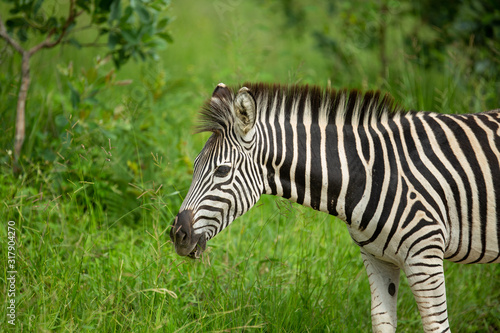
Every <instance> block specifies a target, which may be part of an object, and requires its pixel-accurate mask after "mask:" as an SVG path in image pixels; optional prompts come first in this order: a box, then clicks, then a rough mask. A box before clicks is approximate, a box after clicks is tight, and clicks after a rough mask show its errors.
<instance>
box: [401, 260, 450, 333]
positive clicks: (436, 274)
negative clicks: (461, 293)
mask: <svg viewBox="0 0 500 333" xmlns="http://www.w3.org/2000/svg"><path fill="white" fill-rule="evenodd" d="M404 271H405V274H406V277H407V279H408V283H409V285H410V287H411V291H412V292H413V296H414V297H415V300H416V302H417V306H418V311H419V312H420V317H421V318H422V324H423V326H424V331H425V332H450V326H449V323H448V312H447V309H446V290H445V284H444V272H443V262H442V260H440V261H439V263H437V262H436V263H434V264H429V263H426V262H425V261H423V260H422V261H421V262H409V263H407V264H406V266H405V268H404Z"/></svg>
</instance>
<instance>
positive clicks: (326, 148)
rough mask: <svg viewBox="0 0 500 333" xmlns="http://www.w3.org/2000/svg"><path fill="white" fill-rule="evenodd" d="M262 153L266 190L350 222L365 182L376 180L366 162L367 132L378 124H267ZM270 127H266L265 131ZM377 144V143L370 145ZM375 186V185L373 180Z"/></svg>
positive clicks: (367, 153) (291, 121) (369, 154)
mask: <svg viewBox="0 0 500 333" xmlns="http://www.w3.org/2000/svg"><path fill="white" fill-rule="evenodd" d="M264 127H267V129H268V130H270V131H269V132H268V133H264V141H266V142H267V144H265V145H261V146H263V147H265V148H264V151H263V152H262V156H263V157H262V162H263V164H264V176H265V177H264V182H265V192H266V193H267V194H273V195H276V196H280V197H284V198H287V199H290V200H291V201H294V202H297V203H299V204H302V205H304V206H308V207H312V208H313V209H315V210H319V211H323V212H326V213H329V214H331V215H335V216H338V217H339V218H341V219H342V220H344V221H346V222H347V223H348V224H350V221H351V220H352V218H353V213H355V211H356V206H358V208H359V205H360V204H361V205H363V203H362V201H363V192H364V189H365V188H366V184H367V183H368V182H369V183H373V181H372V176H371V172H369V171H368V170H367V163H369V162H367V161H369V160H370V156H371V160H372V162H373V160H374V158H375V157H374V156H373V154H374V153H373V152H370V151H369V147H370V142H369V140H368V132H370V131H375V130H376V129H373V128H366V129H365V128H361V127H353V126H352V125H343V124H342V125H337V124H331V123H330V124H329V123H327V122H317V123H312V122H301V123H296V122H295V121H294V120H293V117H292V118H290V122H287V121H285V122H284V123H283V124H282V126H281V125H280V124H279V122H278V123H275V126H269V125H265V126H264ZM264 132H265V131H264ZM371 145H372V146H373V144H371ZM370 186H371V185H370Z"/></svg>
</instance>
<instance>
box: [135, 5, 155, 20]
mask: <svg viewBox="0 0 500 333" xmlns="http://www.w3.org/2000/svg"><path fill="white" fill-rule="evenodd" d="M135 12H136V13H137V15H139V20H140V21H141V23H143V24H146V23H150V21H151V15H150V14H149V12H148V10H147V9H146V8H145V7H144V6H141V5H138V6H136V8H135Z"/></svg>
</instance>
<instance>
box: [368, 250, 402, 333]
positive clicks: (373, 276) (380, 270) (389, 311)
mask: <svg viewBox="0 0 500 333" xmlns="http://www.w3.org/2000/svg"><path fill="white" fill-rule="evenodd" d="M361 256H362V257H363V263H364V264H365V268H366V273H367V274H368V280H369V281H370V290H371V294H372V302H371V313H372V329H373V332H395V331H396V326H397V323H398V314H397V298H398V288H399V267H397V266H395V265H393V264H391V263H388V262H385V261H382V260H380V259H377V258H375V257H374V256H372V255H371V254H369V253H366V252H365V251H364V250H363V249H361Z"/></svg>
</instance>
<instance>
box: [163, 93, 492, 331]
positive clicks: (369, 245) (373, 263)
mask: <svg viewBox="0 0 500 333" xmlns="http://www.w3.org/2000/svg"><path fill="white" fill-rule="evenodd" d="M202 115H203V118H202V123H201V125H200V128H199V130H200V131H211V132H213V135H212V136H211V137H210V139H209V140H208V142H207V143H206V145H205V147H204V148H203V150H202V152H201V153H200V155H199V156H198V157H197V159H196V161H195V168H194V169H195V171H194V175H193V183H192V185H191V188H190V190H189V193H188V195H187V196H186V198H185V201H184V203H183V205H182V207H181V213H182V212H189V214H191V215H192V219H191V218H189V219H187V218H186V217H185V216H188V215H189V214H187V213H184V214H183V215H182V218H179V219H176V222H175V224H174V229H175V228H177V229H176V230H177V233H176V232H175V231H174V232H171V237H172V239H173V240H174V243H175V244H176V250H177V252H178V253H179V254H182V255H186V254H188V253H189V255H192V256H195V257H197V256H198V250H197V248H200V247H204V244H205V243H204V242H205V241H206V240H209V239H210V238H212V237H214V236H215V235H216V234H217V233H218V232H220V231H221V230H222V229H224V228H225V227H227V226H228V225H229V224H230V223H231V222H232V221H233V220H234V219H235V218H237V217H238V216H240V215H242V214H244V213H245V212H246V211H248V210H249V209H250V208H251V207H252V206H253V205H254V204H255V202H256V201H257V200H258V198H259V197H260V195H261V194H264V193H265V194H273V195H277V196H281V197H285V198H288V199H290V200H292V201H295V202H298V203H300V204H303V205H305V206H309V207H312V208H314V209H316V210H320V211H323V212H327V213H329V214H332V215H336V216H338V217H340V218H341V219H342V220H344V221H345V222H346V224H347V226H348V229H349V232H350V234H351V237H352V238H353V240H354V241H355V242H356V244H358V245H359V246H360V247H361V254H362V256H363V261H364V263H365V266H366V269H367V272H368V277H369V280H370V286H371V293H372V323H373V330H374V331H377V332H378V331H380V332H393V331H394V330H395V329H396V326H397V316H396V298H397V292H398V286H399V271H400V269H402V270H403V271H404V273H405V274H406V276H407V278H408V280H409V282H410V286H411V288H412V291H413V294H414V295H415V298H416V301H417V305H418V308H419V311H420V314H421V316H422V322H423V325H424V330H426V331H439V332H444V331H448V330H449V326H448V318H447V311H446V295H445V287H444V274H443V266H442V261H443V259H449V260H452V261H455V262H462V263H491V262H500V111H499V110H497V111H490V112H486V113H481V114H471V115H445V114H436V113H428V112H413V111H411V112H407V111H404V110H402V109H401V108H400V107H398V106H396V105H395V104H394V103H393V102H392V99H391V98H390V97H388V96H382V95H381V94H380V93H378V92H370V93H367V94H364V95H362V94H360V93H359V92H357V91H350V92H348V91H339V92H336V91H333V90H321V89H319V88H317V87H307V86H279V85H265V84H245V85H244V86H243V87H242V88H240V89H231V88H228V87H226V86H225V85H223V84H220V85H219V86H217V88H216V89H215V91H214V93H213V96H212V98H211V100H210V101H208V102H207V104H206V105H205V108H204V110H203V112H202ZM180 216H181V214H179V216H178V217H180ZM174 229H173V230H174ZM181 234H182V237H180V236H178V235H181ZM185 235H191V236H188V238H186V236H185ZM176 237H177V238H176ZM189 237H191V238H189ZM199 239H202V241H200V240H199ZM188 240H189V241H188ZM197 244H198V246H196V245H197ZM195 252H196V253H195ZM195 254H196V255H195Z"/></svg>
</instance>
